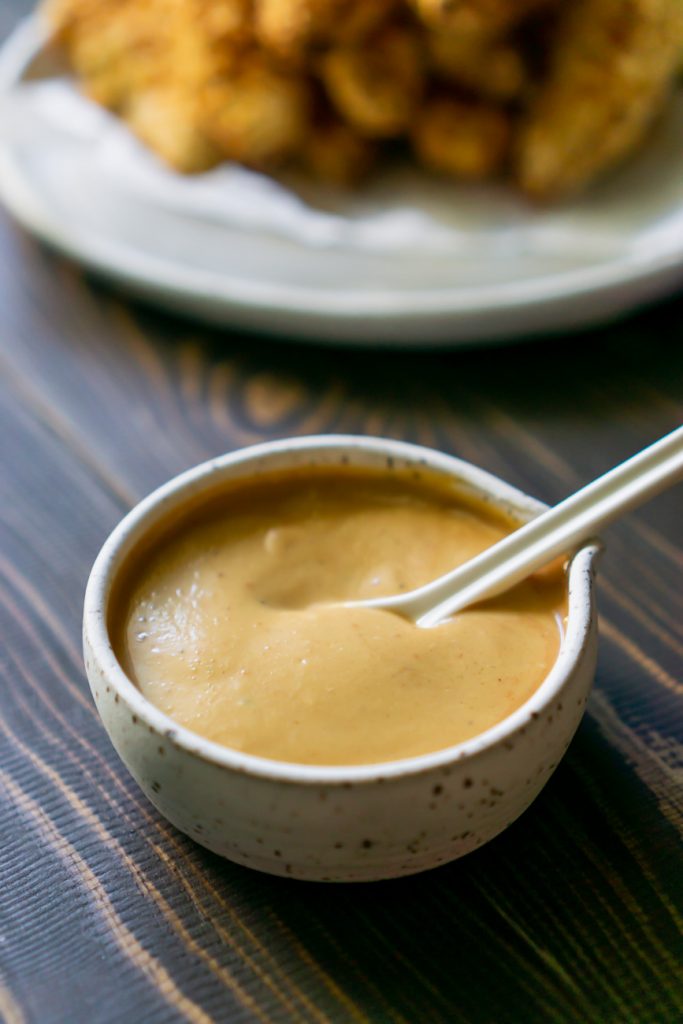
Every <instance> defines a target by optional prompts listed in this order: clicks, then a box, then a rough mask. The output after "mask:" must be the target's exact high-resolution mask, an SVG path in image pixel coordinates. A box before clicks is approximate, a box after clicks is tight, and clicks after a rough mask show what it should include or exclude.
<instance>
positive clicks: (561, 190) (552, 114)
mask: <svg viewBox="0 0 683 1024" xmlns="http://www.w3.org/2000/svg"><path fill="white" fill-rule="evenodd" d="M682 20H683V4H681V3H680V0H576V2H575V3H573V4H570V5H568V6H567V8H566V13H565V15H564V16H563V18H562V20H561V22H560V24H559V26H558V29H557V36H556V40H555V46H554V49H553V52H552V55H551V64H550V70H549V74H548V78H547V80H546V81H545V82H544V83H543V85H542V87H541V88H539V90H538V92H537V94H536V97H535V99H534V101H533V102H532V104H531V107H530V109H529V112H528V115H527V118H526V121H525V123H524V124H523V127H522V130H521V134H520V138H519V140H518V146H517V148H518V152H517V179H518V181H519V183H520V185H521V187H522V188H523V189H524V191H525V192H527V193H528V194H529V195H532V196H534V197H536V198H539V199H543V200H548V199H552V198H556V197H559V196H562V195H565V194H568V193H570V192H574V191H576V190H577V189H579V188H580V187H582V186H583V185H585V184H586V183H587V182H588V181H590V180H592V179H593V178H595V177H596V176H597V175H598V174H601V173H602V172H604V171H605V170H607V169H609V168H611V167H613V166H614V165H615V164H616V163H617V162H618V161H619V160H620V159H621V158H622V157H623V156H625V155H626V154H627V153H629V152H631V151H632V150H633V149H634V148H635V147H636V146H637V145H638V143H640V141H641V140H642V138H643V136H644V135H645V133H646V132H647V129H648V127H649V125H650V124H651V122H652V120H653V118H654V117H655V115H656V114H657V113H658V112H659V110H660V109H661V107H662V105H663V103H664V100H665V98H666V96H667V94H668V91H669V86H670V83H671V81H672V78H673V75H674V74H675V71H676V68H677V65H678V61H679V56H680V50H681V40H682V38H683V29H682V24H681V23H682Z"/></svg>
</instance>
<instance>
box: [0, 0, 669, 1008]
mask: <svg viewBox="0 0 683 1024" xmlns="http://www.w3.org/2000/svg"><path fill="white" fill-rule="evenodd" d="M26 7H27V5H26V4H25V3H23V2H22V0H12V3H10V4H3V5H2V7H1V8H0V33H4V32H7V31H8V30H9V28H10V26H11V23H12V22H13V20H14V19H16V17H17V16H18V15H19V14H20V13H21V12H22V11H23V10H25V9H26ZM0 260H1V265H2V271H1V273H0V437H1V438H2V441H1V446H2V447H1V450H2V473H1V474H0V631H1V632H0V635H1V636H2V649H1V650H0V681H1V687H2V690H1V692H2V700H1V701H0V838H1V844H2V845H1V847H0V884H1V886H2V888H1V890H0V891H1V892H2V898H1V899H0V1018H2V1019H4V1020H5V1021H6V1022H7V1024H24V1022H25V1024H34V1022H35V1024H57V1022H59V1024H62V1022H68V1024H78V1022H81V1021H82V1022H88V1024H109V1022H112V1024H113V1022H120V1021H130V1022H134V1024H137V1022H145V1024H147V1022H151V1024H157V1022H158V1024H162V1022H166V1021H230V1022H233V1021H234V1022H238V1021H244V1022H250V1024H251V1022H252V1021H254V1022H255V1021H261V1022H264V1024H274V1022H280V1021H282V1022H289V1021H293V1022H309V1021H315V1022H321V1024H322V1022H333V1024H336V1022H347V1021H348V1022H371V1024H374V1022H385V1021H386V1022H401V1024H414V1022H441V1021H442V1022H444V1024H456V1022H460V1021H462V1022H476V1024H478V1022H483V1024H489V1022H490V1024H505V1022H511V1024H518V1022H522V1024H527V1022H528V1024H534V1022H538V1024H546V1022H549V1021H558V1022H574V1021H576V1022H584V1021H585V1022H596V1024H602V1022H606V1024H628V1022H636V1024H641V1022H642V1024H646V1022H654V1024H669V1022H671V1024H674V1022H679V1021H681V1020H683V928H682V922H683V872H682V870H681V868H682V864H681V861H682V858H681V833H682V832H683V786H682V785H681V772H682V771H683V682H682V680H681V673H680V667H681V651H682V650H683V629H682V625H683V614H682V612H683V608H682V603H683V602H682V600H681V586H680V583H681V568H682V564H683V545H682V541H683V536H682V531H681V500H680V493H675V492H672V493H669V494H667V495H665V496H662V497H661V498H659V499H658V500H657V501H655V502H653V503H651V504H650V505H648V506H647V507H646V508H644V509H643V510H642V511H639V512H638V513H636V514H634V515H632V516H631V517H630V518H629V519H628V520H627V521H625V522H623V523H622V524H620V525H619V526H616V527H614V528H612V530H610V531H609V533H608V536H607V540H608V550H607V554H606V556H605V559H604V562H603V566H602V570H601V581H600V595H599V596H600V605H601V612H602V615H601V625H602V646H601V656H600V665H599V672H598V678H597V682H596V688H595V691H594V694H593V696H592V698H591V700H590V703H589V708H588V714H587V716H586V718H585V720H584V723H583V725H582V726H581V728H580V730H579V733H578V735H577V737H576V739H575V741H574V742H573V744H572V746H571V748H570V750H569V753H568V755H567V757H566V758H565V760H564V761H563V763H562V765H561V766H560V767H559V769H558V770H557V772H556V773H555V775H554V776H553V778H552V780H551V781H550V783H549V785H548V786H547V787H546V789H545V790H544V792H543V794H542V795H541V797H540V798H539V799H538V800H537V801H536V803H535V804H534V805H533V807H532V808H531V809H530V810H529V811H528V812H527V813H526V814H525V815H524V816H523V817H522V819H520V820H519V821H518V822H517V823H516V824H515V825H513V826H512V827H511V828H510V829H509V830H508V831H507V832H506V833H505V834H504V835H503V836H501V837H500V838H499V839H497V840H496V841H495V842H493V843H492V844H490V845H489V846H487V847H485V848H484V849H482V850H481V851H479V852H477V853H475V854H472V855H470V856H469V857H468V858H466V859H465V860H463V861H461V862H459V863H456V864H453V865H450V866H448V867H446V868H443V869H440V870H438V871H434V872H431V873H429V874H426V875H423V876H419V877H415V878H412V879H408V880H404V881H400V882H392V883H383V884H377V885H370V886H350V887H340V888H336V887H323V886H313V885H306V884H302V883H290V882H286V881H282V880H278V879H274V878H269V877H266V876H261V875H258V874H256V873H254V872H250V871H247V870H244V869H241V868H238V867H236V866H234V865H231V864H229V863H227V862H224V861H221V860H220V859H219V858H217V857H214V856H212V855H210V854H208V853H206V852H205V851H204V850H202V849H201V848H199V847H197V846H196V845H194V844H193V843H192V842H191V841H190V840H188V839H186V838H185V837H184V836H182V835H181V834H179V833H177V832H175V831H174V830H173V828H172V827H171V826H169V825H168V824H167V823H166V822H165V821H164V820H163V819H161V818H160V817H159V815H158V814H157V812H156V811H155V810H154V809H153V808H152V807H151V806H150V805H148V804H147V803H146V801H145V799H144V798H143V797H142V796H141V794H140V793H139V792H138V790H137V788H136V786H135V784H134V783H133V781H132V780H131V779H130V778H129V777H128V775H127V774H126V772H125V770H123V768H122V766H121V765H120V763H119V761H118V759H117V757H116V755H115V754H114V752H113V750H112V749H111V747H110V746H109V743H108V741H107V738H106V736H105V734H104V732H103V729H102V727H101V726H100V724H99V721H98V719H97V716H96V714H95V710H94V707H93V705H92V703H91V700H90V696H89V694H88V691H87V685H86V682H85V678H84V673H83V667H82V662H81V655H80V616H81V602H82V595H83V589H84V585H85V580H86V578H87V574H88V572H89V569H90V565H91V563H92V560H93V558H94V556H95V554H96V552H97V550H98V549H99V546H100V545H101V543H102V541H103V540H104V538H105V537H106V535H107V534H108V532H109V531H110V529H111V528H112V527H113V525H114V524H115V523H116V522H117V520H118V519H119V518H120V516H121V515H122V514H123V512H124V511H125V510H126V509H127V508H129V507H130V505H131V504H133V503H134V502H135V501H136V500H137V499H138V498H139V497H141V496H142V495H143V494H144V493H146V492H148V491H149V490H151V489H152V488H153V487H154V486H156V485H157V484H159V483H160V482H161V481H163V480H164V479H166V478H168V477H169V476H170V475H172V474H174V473H176V472H178V471H179V470H182V469H184V468H186V467H187V466H190V465H192V464H193V463H196V462H197V461H199V460H202V459H205V458H208V457H210V456H212V455H215V454H217V453H220V452H223V451H226V450H230V449H233V448H235V447H238V446H240V445H243V444H247V443H250V442H253V441H258V440H263V439H268V438H274V437H280V436H287V435H293V434H305V433H316V432H329V431H351V432H362V433H374V434H383V435H388V436H392V437H401V438H407V439H412V440H417V441H420V442H423V443H426V444H429V445H433V446H436V447H439V448H442V449H443V450H445V451H449V452H454V453H456V454H458V455H461V456H463V457H464V458H467V459H470V460H472V461H474V462H477V463H479V464H480V465H482V466H484V467H485V468H487V469H489V470H491V471H493V472H494V473H497V474H499V475H501V476H503V477H505V478H507V479H508V480H510V481H511V482H512V483H514V484H517V485H519V486H521V487H522V488H524V489H525V490H527V491H529V492H531V493H534V494H536V495H538V496H539V497H541V498H543V499H545V500H547V501H556V500H558V499H559V498H561V497H562V496H563V495H564V494H566V493H568V492H569V491H570V490H571V489H573V488H575V487H576V486H577V485H579V484H580V483H581V482H582V481H587V480H588V479H589V478H591V477H592V476H594V475H596V474H598V473H599V472H600V471H602V470H604V469H606V468H608V467H609V466H610V465H611V464H613V463H615V462H617V461H618V460H620V459H622V458H624V457H626V456H627V455H628V454H630V453H631V452H633V451H635V450H637V449H638V448H640V447H642V446H643V445H645V444H646V443H647V442H649V441H651V440H654V439H655V438H656V437H657V436H658V435H660V434H662V433H664V432H666V431H667V430H669V429H671V428H673V427H674V426H676V425H677V424H678V423H680V422H681V420H682V419H683V417H682V415H681V411H682V409H683V344H682V341H683V338H682V334H683V329H682V328H681V326H680V325H681V323H683V299H680V298H679V299H673V300H671V301H670V302H668V303H666V304H663V305H660V306H658V307H657V308H655V309H651V310H649V311H646V312H643V313H641V314H639V315H637V316H635V317H632V318H630V319H629V320H627V321H625V322H622V323H619V324H616V325H613V326H610V327H608V328H605V329H602V330H600V331H596V332H591V333H589V334H584V335H577V336H574V337H566V338H554V339H552V340H550V339H546V340H542V341H540V342H538V343H536V344H533V345H527V346H514V347H509V348H500V349H497V350H491V351H472V352H454V353H451V354H429V353H422V354H395V355H394V354H386V353H383V354H376V353H373V352H363V353H349V352H341V351H339V350H335V349H322V348H315V347H312V348H311V347H308V346H307V347H303V346H297V345H296V344H287V345H285V344H282V343H276V342H266V341H264V340H260V339H257V338H252V337H249V338H248V337H244V336H241V335H238V334H233V333H230V332H228V331H220V330H216V329H208V328H201V327H198V326H197V325H196V324H193V323H191V322H187V321H183V320H181V319H176V318H172V317H169V316H165V315H162V314H159V313H155V312H153V311H151V310H149V309H147V308H145V307H143V306H140V305H136V304H131V303H129V302H126V301H125V300H123V299H122V298H120V297H119V296H117V295H116V294H115V293H114V292H112V291H110V290H108V289H107V288H105V287H104V286H101V285H99V284H97V283H95V282H93V281H92V280H90V279H89V278H87V277H84V276H83V274H82V273H81V272H80V271H79V270H78V269H77V268H75V267H74V266H72V265H70V264H69V263H67V262H64V261H63V260H61V259H59V258H57V257H55V256H53V255H51V254H49V253H47V252H46V251H45V250H44V249H42V248H41V247H39V246H38V245H36V243H34V242H33V241H31V240H29V239H28V238H27V237H26V236H25V235H23V234H22V233H21V232H20V231H19V230H18V229H17V228H16V227H14V226H13V225H12V224H11V223H10V222H9V221H8V220H7V219H6V218H4V217H2V218H0Z"/></svg>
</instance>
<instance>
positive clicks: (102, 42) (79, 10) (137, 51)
mask: <svg viewBox="0 0 683 1024" xmlns="http://www.w3.org/2000/svg"><path fill="white" fill-rule="evenodd" d="M45 14H46V16H47V19H48V20H49V23H50V26H51V28H52V31H53V34H54V37H55V40H56V41H57V42H58V43H59V44H60V45H62V46H63V47H64V48H65V50H66V51H67V54H68V57H69V60H70V62H71V65H72V67H73V69H74V71H75V72H76V74H77V75H78V77H79V79H80V80H81V82H82V83H83V86H84V88H85V91H86V92H87V94H88V95H89V96H90V97H91V98H92V99H93V100H95V102H96V103H100V104H101V105H102V106H104V107H108V108H109V109H110V110H115V111H120V110H121V108H122V107H123V106H124V104H125V102H126V100H127V99H128V97H129V96H130V95H132V94H133V93H135V92H138V91H139V90H141V89H144V88H146V87H147V86H148V85H149V84H150V82H151V81H153V80H154V78H155V77H157V73H158V61H159V59H160V57H161V55H162V54H163V52H164V45H165V43H166V44H167V43H168V40H166V39H165V38H164V33H163V32H159V31H158V30H157V29H158V25H157V17H156V12H155V10H154V7H153V6H152V5H151V4H145V5H140V6H138V5H137V4H136V2H135V0H120V2H119V3H117V4H112V3H107V2H106V0H53V2H52V3H51V4H49V5H48V7H47V8H46V11H45Z"/></svg>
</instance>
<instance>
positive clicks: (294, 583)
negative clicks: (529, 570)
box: [110, 470, 565, 765]
mask: <svg viewBox="0 0 683 1024" xmlns="http://www.w3.org/2000/svg"><path fill="white" fill-rule="evenodd" d="M513 528H514V524H512V523H510V522H508V521H506V520H504V519H503V518H502V517H501V516H499V515H498V514H497V513H495V512H494V511H492V510H491V509H489V508H487V507H486V506H484V505H475V504H472V503H470V502H467V501H465V500H463V499H462V498H459V497H458V495H457V494H456V493H454V492H453V491H452V490H449V489H447V488H446V486H445V485H440V486H436V484H435V483H434V482H429V483H427V482H426V481H422V482H416V481H414V480H411V479H410V478H409V477H407V476H403V475H401V474H397V473H394V474H392V473H388V472H387V473H384V474H379V473H361V472H357V471H348V472H342V471H341V470H336V471H332V470H308V471H306V472H305V473H302V472H301V471H299V472H297V473H292V474H289V475H287V476H279V477H271V478H267V479H266V480H263V479H261V480H260V481H256V482H254V481H252V482H251V483H248V484H242V485H241V486H239V487H237V488H234V489H232V490H230V491H226V492H225V493H224V494H223V495H222V496H219V497H218V498H217V499H215V500H213V501H212V502H211V503H210V504H207V506H206V508H205V509H204V510H203V511H201V510H197V509H195V510H194V511H193V512H192V513H191V514H190V515H188V516H186V517H185V520H184V521H179V522H176V524H175V525H174V526H173V527H172V528H169V529H168V530H167V531H165V535H164V536H162V537H161V539H159V540H158V541H157V543H156V545H155V547H154V548H153V549H151V550H148V551H147V552H145V553H143V554H141V555H138V556H136V557H135V559H134V560H131V561H134V562H135V565H134V566H133V565H131V566H130V567H129V569H128V570H127V572H126V573H125V574H124V584H123V587H122V589H121V593H120V596H119V598H118V600H117V601H116V602H115V603H114V611H113V613H112V621H111V623H110V628H111V632H112V635H113V638H114V644H115V649H116V651H117V655H118V657H119V659H120V661H121V663H122V665H123V667H124V669H125V671H126V672H127V673H128V674H129V676H130V677H131V678H132V679H133V680H134V681H135V683H136V685H137V686H138V687H139V688H140V690H141V691H142V693H143V694H144V695H145V696H146V697H147V698H148V699H149V700H150V701H151V702H152V703H153V704H155V705H156V706H157V707H159V708H160V709H161V710H162V711H164V712H166V714H168V715H170V716H171V717H172V718H174V719H175V720H176V721H177V722H179V723H181V724H182V725H185V726H187V727H188V728H190V729H192V730H194V731H195V732H197V733H199V734H201V735H202V736H205V737H207V738H208V739H210V740H214V741H215V742H217V743H221V744H224V745H226V746H229V747H233V748H235V749H237V750H241V751H244V752H247V753H250V754H258V755H261V756H264V757H269V758H275V759H278V760H281V761H294V762H299V763H306V764H326V765H342V764H345V765H352V764H369V763H376V762H381V761H389V760H393V759H396V758H403V757H410V756H414V755H418V754H424V753H427V752H429V751H434V750H438V749H441V748H444V747H447V746H450V745H452V744H454V743H457V742H459V741H461V740H465V739H468V738H469V737H472V736H475V735H476V734H478V733H480V732H483V731H484V730H485V729H487V728H489V727H490V726H492V725H494V724H495V723H496V722H499V721H500V720H501V719H503V718H505V717H506V716H507V715H508V714H510V713H511V712H512V711H513V710H514V709H515V708H517V707H519V705H521V704H522V703H523V702H524V701H525V700H526V699H527V698H528V697H529V696H530V695H531V694H532V693H533V692H534V691H535V690H536V689H537V688H538V686H539V685H540V684H541V683H542V681H543V680H544V678H545V677H546V676H547V674H548V672H549V671H550V669H551V667H552V665H553V663H554V661H555V659H556V657H557V654H558V650H559V643H560V626H559V622H560V621H561V616H562V615H563V614H564V611H565V583H564V578H563V576H562V574H558V573H550V574H543V575H540V576H537V577H532V578H531V579H530V580H528V581H526V582H525V583H523V584H521V585H519V586H517V587H516V588H515V589H514V590H512V591H511V592H510V593H508V594H506V595H505V596H503V597H500V598H497V599H496V600H493V601H488V602H486V603H482V604H480V605H478V606H476V607H474V608H471V609H469V610H466V611H464V612H461V613H459V614H458V615H457V616H455V617H454V618H453V619H451V620H450V621H448V622H446V623H444V624H442V625H440V626H437V627H435V628H433V629H420V628H418V627H416V626H414V625H412V624H410V623H408V622H407V621H405V620H403V619H401V618H399V617H398V616H397V615H395V614H393V613H390V612H384V611H377V610H370V609H345V608H341V607H338V606H334V604H333V602H339V601H346V600H352V599H356V598H369V597H378V596H380V595H386V594H394V593H399V592H401V591H405V590H410V589H413V588H414V587H417V586H420V585H422V584H424V583H427V582H428V581H429V580H431V579H433V578H435V577H436V576H439V575H440V574H442V573H444V572H447V571H448V570H450V569H452V568H454V567H455V566H456V565H458V564H460V563H461V562H463V561H465V560H466V559H468V558H471V557H472V556H473V555H475V554H477V553H478V552H480V551H482V550H483V549H484V548H486V547H488V546H489V545H490V544H492V543H494V542H495V541H496V540H498V539H499V538H501V537H503V536H504V535H505V534H506V533H509V532H510V530H511V529H513Z"/></svg>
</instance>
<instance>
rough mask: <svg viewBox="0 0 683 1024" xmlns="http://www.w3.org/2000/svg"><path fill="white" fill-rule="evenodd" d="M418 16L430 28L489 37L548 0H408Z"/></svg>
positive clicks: (482, 37) (497, 33) (502, 30)
mask: <svg viewBox="0 0 683 1024" xmlns="http://www.w3.org/2000/svg"><path fill="white" fill-rule="evenodd" d="M410 2H411V5H412V7H413V8H414V10H415V13H416V14H417V16H418V18H420V20H421V21H423V22H424V24H425V25H428V26H429V27H431V28H434V29H439V30H445V31H447V32H450V33H457V34H460V35H463V36H467V37H469V38H470V39H479V40H481V39H484V38H488V39H492V38H494V37H496V36H500V35H502V34H503V33H504V32H507V31H508V30H509V29H510V28H512V27H513V25H516V24H517V23H518V22H520V21H522V20H523V19H524V18H525V17H526V16H527V15H528V14H531V13H532V12H534V11H536V10H538V9H539V8H542V7H545V6H547V4H548V2H549V0H410Z"/></svg>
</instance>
